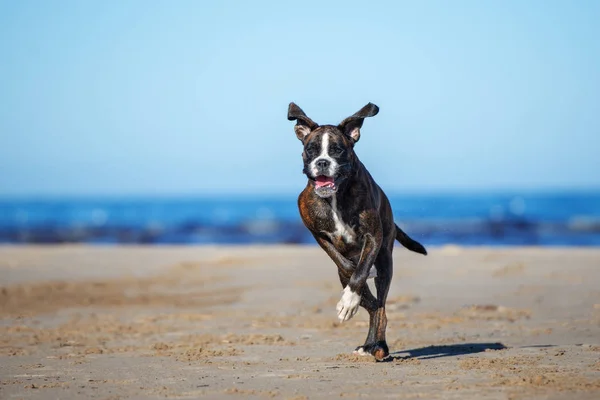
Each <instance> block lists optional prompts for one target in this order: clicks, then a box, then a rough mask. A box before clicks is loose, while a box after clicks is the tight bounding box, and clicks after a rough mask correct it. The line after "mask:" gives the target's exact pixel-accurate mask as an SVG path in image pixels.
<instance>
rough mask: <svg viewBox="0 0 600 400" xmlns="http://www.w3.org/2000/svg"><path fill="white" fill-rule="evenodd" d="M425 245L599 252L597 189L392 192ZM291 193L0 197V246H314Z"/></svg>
mask: <svg viewBox="0 0 600 400" xmlns="http://www.w3.org/2000/svg"><path fill="white" fill-rule="evenodd" d="M389 197H390V201H391V203H392V208H393V210H394V216H395V219H396V222H397V223H398V225H399V226H401V227H402V228H403V229H404V230H405V231H406V232H407V233H408V234H409V235H410V236H412V237H413V238H414V239H416V240H418V241H420V242H421V243H423V244H424V245H425V246H427V245H443V244H456V245H467V246H480V245H485V246H509V245H510V246H599V245H600V191H595V192H554V193H550V192H546V193H517V192H515V193H502V194H491V193H489V194H481V193H478V194H427V195H425V194H420V195H417V194H394V195H391V196H389ZM296 199H297V197H296V195H290V196H276V197H273V196H264V197H261V196H248V197H243V196H221V197H203V198H200V197H199V198H193V197H180V198H158V197H157V198H65V199H5V200H0V243H3V244H8V243H13V244H15V243H16V244H18V243H38V244H54V243H90V244H98V245H111V244H152V245H161V244H163V245H164V244H279V243H281V244H292V243H294V244H313V245H316V244H315V241H314V239H313V238H312V236H311V235H310V234H309V232H308V231H307V230H306V228H305V227H304V225H303V224H302V221H301V220H300V217H299V215H298V209H297V203H296Z"/></svg>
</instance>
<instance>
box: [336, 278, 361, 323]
mask: <svg viewBox="0 0 600 400" xmlns="http://www.w3.org/2000/svg"><path fill="white" fill-rule="evenodd" d="M359 305H360V295H358V294H356V293H354V292H353V291H352V290H350V286H346V287H345V288H344V294H343V295H342V299H341V300H340V301H339V302H338V303H337V307H336V308H335V309H336V310H337V312H338V318H339V319H340V321H341V322H344V321H348V320H349V319H350V318H352V317H354V314H356V312H357V311H358V306H359Z"/></svg>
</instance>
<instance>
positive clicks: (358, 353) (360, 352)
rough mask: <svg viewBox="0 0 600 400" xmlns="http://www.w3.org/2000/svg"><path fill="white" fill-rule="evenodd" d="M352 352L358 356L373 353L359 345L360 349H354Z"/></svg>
mask: <svg viewBox="0 0 600 400" xmlns="http://www.w3.org/2000/svg"><path fill="white" fill-rule="evenodd" d="M352 354H356V355H357V356H370V355H371V353H367V352H366V351H365V349H363V348H362V347H359V348H358V350H354V351H353V352H352Z"/></svg>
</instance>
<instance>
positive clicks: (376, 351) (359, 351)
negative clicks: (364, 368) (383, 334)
mask: <svg viewBox="0 0 600 400" xmlns="http://www.w3.org/2000/svg"><path fill="white" fill-rule="evenodd" d="M353 354H356V355H359V356H373V357H375V360H376V361H389V360H391V356H390V349H389V348H388V345H387V343H386V342H385V340H382V341H379V342H375V343H369V344H365V345H363V346H359V347H357V348H356V350H354V351H353Z"/></svg>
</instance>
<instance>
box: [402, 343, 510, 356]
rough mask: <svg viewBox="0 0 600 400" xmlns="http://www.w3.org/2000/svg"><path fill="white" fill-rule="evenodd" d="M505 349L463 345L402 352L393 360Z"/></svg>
mask: <svg viewBox="0 0 600 400" xmlns="http://www.w3.org/2000/svg"><path fill="white" fill-rule="evenodd" d="M503 349H506V346H504V345H503V344H502V343H462V344H449V345H443V346H428V347H421V348H418V349H411V350H402V351H397V352H394V353H392V354H391V356H392V358H393V359H399V360H407V359H411V358H419V359H421V360H426V359H429V358H439V357H452V356H462V355H465V354H475V353H481V352H484V351H486V350H503Z"/></svg>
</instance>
